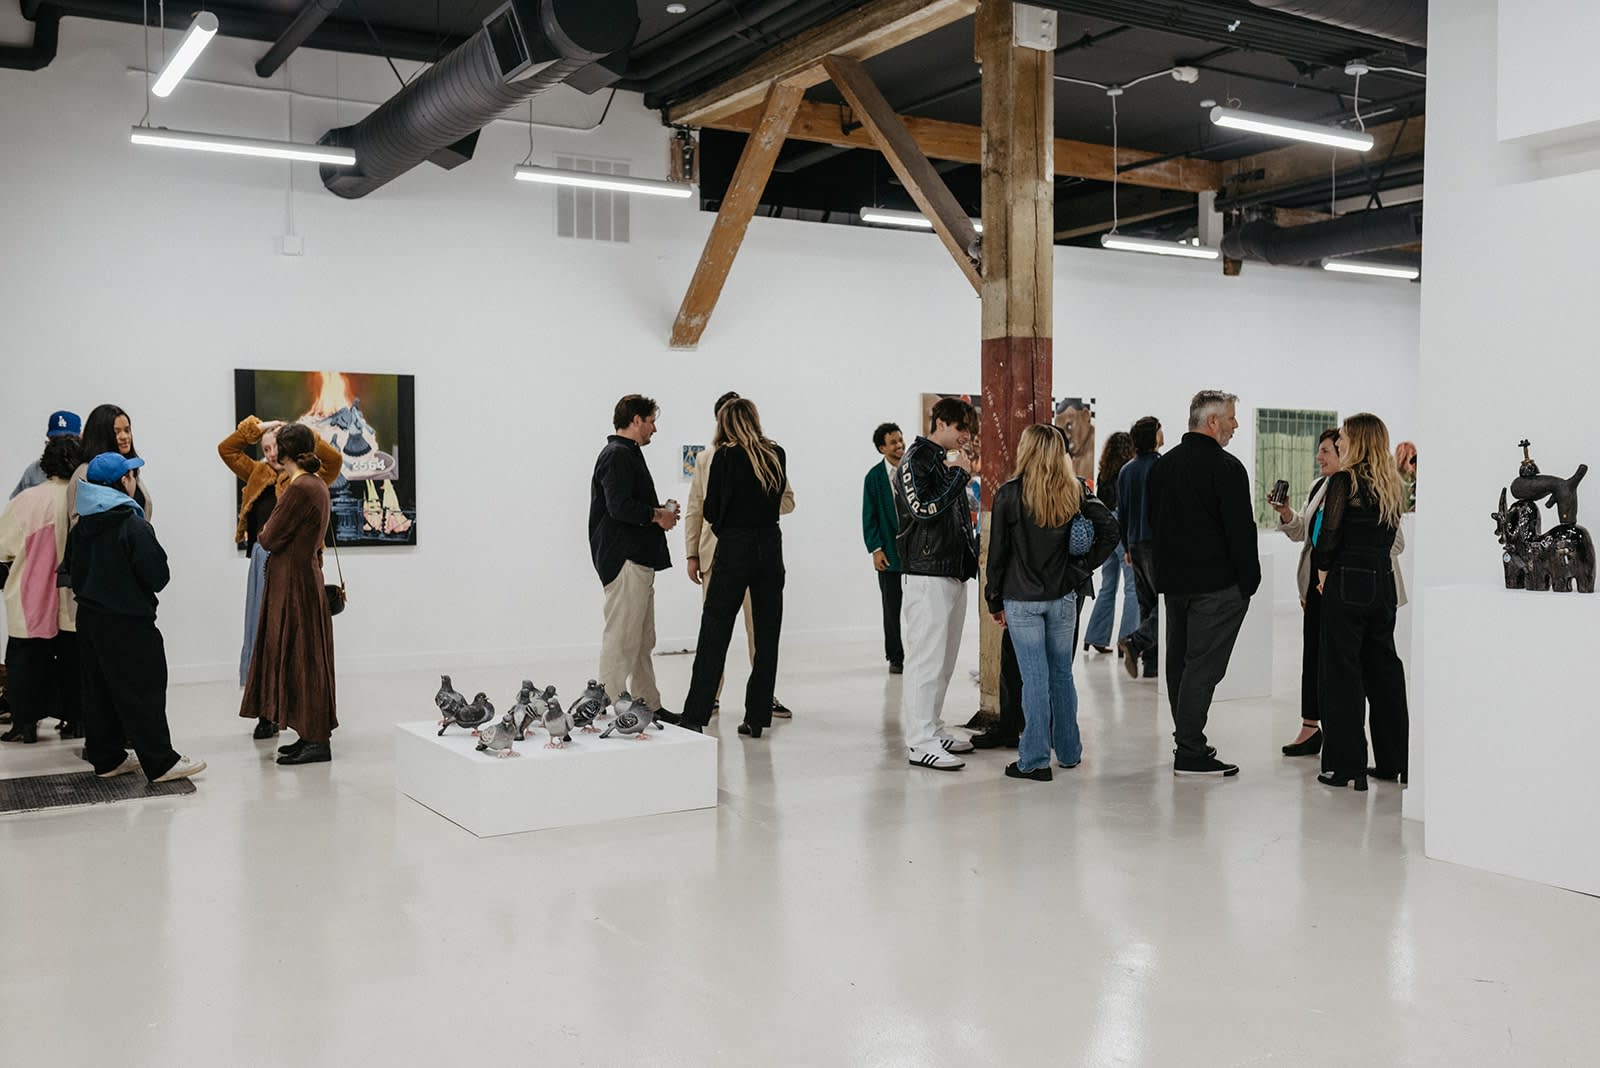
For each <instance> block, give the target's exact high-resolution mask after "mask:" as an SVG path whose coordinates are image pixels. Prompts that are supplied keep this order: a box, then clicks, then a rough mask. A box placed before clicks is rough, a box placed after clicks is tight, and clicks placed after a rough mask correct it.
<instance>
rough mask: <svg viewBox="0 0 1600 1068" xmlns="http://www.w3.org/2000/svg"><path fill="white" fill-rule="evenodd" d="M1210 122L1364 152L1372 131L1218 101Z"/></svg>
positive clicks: (1235, 128)
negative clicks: (1227, 105) (1276, 115)
mask: <svg viewBox="0 0 1600 1068" xmlns="http://www.w3.org/2000/svg"><path fill="white" fill-rule="evenodd" d="M1211 122H1212V123H1213V124H1214V125H1217V126H1226V127H1227V128H1228V129H1230V130H1248V131H1250V132H1251V133H1261V134H1269V135H1271V136H1273V137H1287V138H1289V139H1290V140H1293V141H1310V142H1312V143H1313V144H1318V145H1332V146H1333V147H1334V148H1349V149H1353V150H1355V151H1357V152H1365V151H1367V150H1368V149H1370V148H1371V147H1372V135H1371V134H1369V133H1354V132H1351V131H1349V130H1341V129H1338V128H1337V127H1334V126H1318V125H1317V124H1316V123H1314V122H1299V121H1297V120H1295V119H1279V118H1274V117H1273V116H1271V115H1258V114H1256V113H1255V112H1253V111H1240V110H1239V109H1238V108H1225V107H1222V106H1221V105H1220V104H1219V105H1218V106H1216V107H1214V108H1212V109H1211Z"/></svg>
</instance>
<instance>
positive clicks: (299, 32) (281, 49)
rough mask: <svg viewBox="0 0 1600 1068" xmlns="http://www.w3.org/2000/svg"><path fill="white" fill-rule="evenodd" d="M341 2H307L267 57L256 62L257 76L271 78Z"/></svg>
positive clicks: (336, 0) (337, 0) (327, 0)
mask: <svg viewBox="0 0 1600 1068" xmlns="http://www.w3.org/2000/svg"><path fill="white" fill-rule="evenodd" d="M339 3H340V0H306V5H305V7H302V8H301V9H300V13H299V14H298V15H296V16H295V17H294V21H293V22H291V23H289V26H288V28H287V29H285V30H284V31H283V34H282V35H281V36H279V38H278V39H277V40H276V41H274V42H273V43H272V47H271V48H269V49H268V50H267V53H266V55H264V56H262V57H261V58H260V59H259V60H257V61H256V74H257V76H259V77H262V78H270V77H272V76H273V75H274V74H275V73H277V70H278V68H279V67H281V66H283V64H284V61H285V60H287V59H288V58H289V56H290V55H291V54H292V53H293V52H294V50H295V49H297V48H299V47H300V46H301V45H303V44H305V42H306V38H308V37H310V36H311V35H312V34H313V33H316V32H317V28H318V27H319V26H321V25H322V24H323V22H325V21H326V20H327V18H328V16H329V15H331V14H333V13H334V12H335V11H336V10H338V8H339Z"/></svg>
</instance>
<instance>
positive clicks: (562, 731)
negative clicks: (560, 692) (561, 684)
mask: <svg viewBox="0 0 1600 1068" xmlns="http://www.w3.org/2000/svg"><path fill="white" fill-rule="evenodd" d="M544 702H545V711H544V729H545V730H547V731H549V732H550V740H549V741H548V742H546V743H545V748H546V749H562V748H565V747H566V744H567V743H568V742H570V741H572V717H571V716H569V715H567V713H565V712H563V711H562V710H561V702H560V701H558V700H556V694H555V687H553V686H552V687H550V688H549V690H548V691H546V696H545V699H544Z"/></svg>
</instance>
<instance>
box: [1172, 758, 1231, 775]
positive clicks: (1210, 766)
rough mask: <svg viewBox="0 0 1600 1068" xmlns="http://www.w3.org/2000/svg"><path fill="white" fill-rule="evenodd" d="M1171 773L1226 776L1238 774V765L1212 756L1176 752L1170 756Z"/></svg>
mask: <svg viewBox="0 0 1600 1068" xmlns="http://www.w3.org/2000/svg"><path fill="white" fill-rule="evenodd" d="M1172 774H1174V775H1218V776H1222V777H1224V778H1226V777H1227V776H1230V775H1237V774H1239V765H1237V764H1229V763H1227V762H1226V761H1222V760H1218V759H1217V758H1216V757H1214V756H1203V757H1192V756H1184V755H1183V754H1182V753H1177V754H1174V755H1173V758H1172Z"/></svg>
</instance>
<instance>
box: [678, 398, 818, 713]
mask: <svg viewBox="0 0 1600 1068" xmlns="http://www.w3.org/2000/svg"><path fill="white" fill-rule="evenodd" d="M738 399H739V394H737V393H735V392H733V391H732V390H729V391H728V392H727V393H724V394H723V395H722V396H720V397H718V398H717V403H716V404H714V405H712V408H711V414H712V415H713V416H715V415H717V414H719V413H720V412H721V411H722V406H723V405H724V404H727V403H728V402H729V401H731V400H738ZM716 451H717V443H716V442H714V441H713V442H712V443H711V445H710V446H709V447H707V448H704V449H701V450H700V454H699V455H698V456H696V457H695V458H694V478H693V479H692V480H691V481H690V483H689V503H688V504H686V505H685V506H684V513H683V552H684V555H685V556H687V557H688V561H689V562H688V569H689V581H690V582H693V583H694V584H695V585H697V586H699V587H700V599H701V600H702V601H703V600H705V594H706V591H707V590H709V589H710V588H711V565H712V562H713V561H714V559H715V556H716V552H717V535H716V532H715V531H713V530H712V529H711V524H709V523H707V522H705V520H704V518H703V511H704V508H705V502H706V481H707V480H708V479H709V478H710V477H711V458H712V456H714V455H715V454H716ZM792 511H794V487H793V485H790V484H785V486H784V487H783V499H782V500H781V501H779V503H778V514H779V515H788V514H789V513H790V512H792ZM743 614H744V633H745V640H746V644H747V645H748V647H749V651H750V663H751V664H754V663H755V661H756V632H755V626H754V625H753V624H752V623H751V622H750V593H749V591H748V590H746V591H745V595H744V613H743ZM721 696H722V685H721V683H718V684H717V697H718V698H719V699H720V698H721ZM720 703H721V702H720V700H719V701H718V702H717V704H720ZM717 704H713V705H712V706H711V708H712V711H713V712H714V711H716V709H717ZM772 714H773V715H774V716H776V717H778V718H779V719H788V718H789V717H791V716H793V715H794V713H793V712H791V711H789V709H788V707H787V706H786V705H784V703H783V702H782V701H780V700H778V698H777V695H773V698H772Z"/></svg>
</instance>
